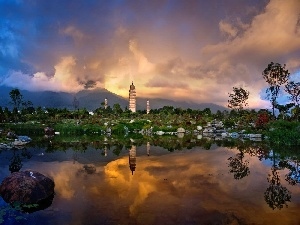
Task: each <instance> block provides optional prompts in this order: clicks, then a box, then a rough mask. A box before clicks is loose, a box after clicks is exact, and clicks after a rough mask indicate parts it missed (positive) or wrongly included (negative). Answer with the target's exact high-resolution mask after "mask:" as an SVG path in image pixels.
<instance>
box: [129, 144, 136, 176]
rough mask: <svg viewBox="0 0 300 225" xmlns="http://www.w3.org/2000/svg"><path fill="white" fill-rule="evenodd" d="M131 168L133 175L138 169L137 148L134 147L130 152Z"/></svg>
mask: <svg viewBox="0 0 300 225" xmlns="http://www.w3.org/2000/svg"><path fill="white" fill-rule="evenodd" d="M129 168H130V170H131V174H132V175H133V172H134V171H135V168H136V146H135V145H132V146H131V148H130V150H129Z"/></svg>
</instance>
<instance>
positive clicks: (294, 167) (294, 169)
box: [279, 159, 300, 185]
mask: <svg viewBox="0 0 300 225" xmlns="http://www.w3.org/2000/svg"><path fill="white" fill-rule="evenodd" d="M279 164H280V165H281V166H282V167H284V168H287V169H289V170H290V172H289V173H287V174H286V175H285V180H286V181H287V182H288V183H289V184H290V185H296V184H299V183H300V168H299V160H298V159H294V160H289V161H287V160H283V161H281V162H280V163H279Z"/></svg>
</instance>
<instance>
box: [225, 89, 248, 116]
mask: <svg viewBox="0 0 300 225" xmlns="http://www.w3.org/2000/svg"><path fill="white" fill-rule="evenodd" d="M232 90H233V93H228V94H229V98H230V99H229V100H228V107H229V108H231V109H236V110H238V111H240V110H242V109H243V107H244V106H247V105H248V103H247V100H248V98H249V91H247V90H245V89H243V88H241V87H240V88H238V87H233V88H232Z"/></svg>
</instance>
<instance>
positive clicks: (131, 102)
mask: <svg viewBox="0 0 300 225" xmlns="http://www.w3.org/2000/svg"><path fill="white" fill-rule="evenodd" d="M129 110H130V111H131V112H136V91H135V86H134V85H133V82H132V83H131V85H130V88H129Z"/></svg>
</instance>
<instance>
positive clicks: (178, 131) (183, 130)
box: [177, 127, 185, 133]
mask: <svg viewBox="0 0 300 225" xmlns="http://www.w3.org/2000/svg"><path fill="white" fill-rule="evenodd" d="M184 132H185V129H184V128H182V127H179V128H178V129H177V133H184Z"/></svg>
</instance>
